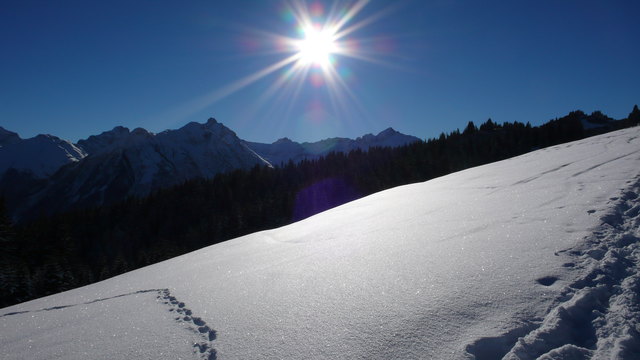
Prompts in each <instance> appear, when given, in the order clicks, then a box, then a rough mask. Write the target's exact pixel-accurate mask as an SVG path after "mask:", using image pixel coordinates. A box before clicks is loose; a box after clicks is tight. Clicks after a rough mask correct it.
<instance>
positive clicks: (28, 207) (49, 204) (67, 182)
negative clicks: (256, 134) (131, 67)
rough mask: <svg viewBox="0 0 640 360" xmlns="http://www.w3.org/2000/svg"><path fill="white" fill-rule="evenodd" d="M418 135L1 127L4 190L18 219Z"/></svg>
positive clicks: (191, 127)
mask: <svg viewBox="0 0 640 360" xmlns="http://www.w3.org/2000/svg"><path fill="white" fill-rule="evenodd" d="M419 140H420V139H418V138H417V137H414V136H409V135H404V134H401V133H399V132H397V131H395V130H394V129H392V128H388V129H386V130H384V131H382V132H380V133H379V134H378V135H372V134H367V135H364V136H362V137H359V138H357V139H355V140H354V139H348V138H331V139H326V140H322V141H318V142H313V143H310V142H305V143H297V142H294V141H292V140H290V139H288V138H283V139H280V140H278V141H276V142H274V143H272V144H263V143H257V142H249V141H244V140H242V139H240V138H239V137H238V136H237V135H236V134H235V132H233V131H232V130H230V129H229V128H227V127H226V126H224V125H223V124H221V123H219V122H217V121H216V120H215V119H213V118H210V119H209V120H208V121H207V122H206V123H204V124H201V123H196V122H191V123H189V124H187V125H185V126H183V127H181V128H180V129H177V130H165V131H163V132H160V133H158V134H154V133H151V132H149V131H147V130H145V129H142V128H137V129H134V130H133V131H130V130H129V129H128V128H126V127H122V126H118V127H115V128H114V129H113V130H110V131H106V132H103V133H101V134H99V135H93V136H90V137H89V138H87V139H84V140H80V141H78V143H77V144H74V143H72V142H70V141H68V140H63V139H60V138H58V137H56V136H53V135H38V136H36V137H33V138H30V139H21V138H20V137H19V136H18V134H16V133H14V132H11V131H8V130H6V129H4V128H1V127H0V195H2V196H3V197H4V198H5V201H6V203H7V206H8V208H9V209H10V211H11V213H12V214H13V216H14V218H16V219H19V218H23V217H25V218H31V217H35V216H38V215H40V214H42V213H53V212H58V211H64V210H68V209H72V208H82V207H89V206H97V205H104V204H109V203H113V202H117V201H120V200H123V199H125V198H127V197H129V196H145V195H148V194H150V193H152V192H153V191H155V190H158V189H162V188H166V187H170V186H172V185H176V184H180V183H183V182H185V181H187V180H191V179H194V178H211V177H213V176H215V175H216V174H218V173H222V172H228V171H232V170H235V169H248V168H251V167H253V166H256V165H265V166H279V165H282V164H286V163H287V162H289V161H293V162H294V163H297V162H300V161H302V160H311V159H316V158H319V157H320V156H323V155H326V154H328V153H330V152H348V151H351V150H354V149H362V150H368V149H369V148H370V147H384V146H390V147H395V146H401V145H405V144H408V143H412V142H415V141H419Z"/></svg>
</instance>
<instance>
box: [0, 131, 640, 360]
mask: <svg viewBox="0 0 640 360" xmlns="http://www.w3.org/2000/svg"><path fill="white" fill-rule="evenodd" d="M639 194H640V128H638V127H636V128H631V129H627V130H622V131H617V132H613V133H609V134H605V135H601V136H598V137H592V138H588V139H585V140H581V141H578V142H573V143H569V144H564V145H559V146H554V147H551V148H545V149H542V150H539V151H536V152H532V153H529V154H526V155H523V156H520V157H517V158H513V159H510V160H506V161H502V162H498V163H494V164H489V165H486V166H481V167H477V168H473V169H469V170H466V171H462V172H459V173H455V174H451V175H448V176H444V177H441V178H438V179H434V180H431V181H428V182H425V183H419V184H413V185H407V186H402V187H397V188H394V189H390V190H387V191H383V192H380V193H377V194H374V195H371V196H368V197H366V198H362V199H359V200H356V201H353V202H351V203H348V204H345V205H343V206H340V207H337V208H334V209H332V210H329V211H326V212H324V213H321V214H318V215H315V216H313V217H310V218H308V219H305V220H303V221H300V222H298V223H295V224H292V225H289V226H285V227H282V228H279V229H274V230H269V231H263V232H259V233H255V234H252V235H248V236H244V237H241V238H237V239H234V240H231V241H227V242H224V243H221V244H217V245H214V246H211V247H208V248H204V249H201V250H199V251H196V252H193V253H190V254H186V255H183V256H180V257H177V258H174V259H171V260H168V261H165V262H162V263H159V264H156V265H153V266H149V267H146V268H143V269H139V270H136V271H133V272H130V273H126V274H123V275H121V276H118V277H115V278H112V279H109V280H106V281H103V282H100V283H97V284H93V285H90V286H86V287H83V288H80V289H76V290H72V291H68V292H65V293H61V294H57V295H53V296H49V297H46V298H42V299H38V300H34V301H30V302H27V303H23V304H19V305H16V306H12V307H8V308H5V309H2V310H0V352H1V353H2V354H3V356H4V358H7V359H23V358H29V359H51V358H65V359H85V358H102V359H131V358H145V359H156V358H172V359H178V358H182V359H189V358H191V359H212V358H216V357H217V358H218V359H276V358H278V359H280V358H284V359H303V358H304V359H391V358H393V359H416V358H420V359H471V358H476V359H495V358H501V357H502V356H506V358H508V359H534V358H538V357H541V356H542V358H545V359H551V358H553V359H561V358H562V359H576V358H580V359H581V358H590V357H593V358H598V359H612V358H624V359H637V358H638V354H639V351H640V338H639V334H638V328H639V326H640V323H639V321H640V309H639V308H640V301H639V295H638V294H639V291H638V290H639V287H640V274H639V272H638V271H639V270H640V269H639V266H640V243H639V242H638V240H639V239H640V230H639V228H640V199H639ZM545 354H546V355H545Z"/></svg>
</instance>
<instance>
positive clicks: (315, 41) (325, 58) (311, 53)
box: [296, 25, 338, 67]
mask: <svg viewBox="0 0 640 360" xmlns="http://www.w3.org/2000/svg"><path fill="white" fill-rule="evenodd" d="M302 32H303V34H304V38H303V39H302V40H300V41H299V42H298V43H297V44H296V47H297V49H298V54H297V55H298V57H299V61H300V62H301V64H302V65H315V66H320V67H326V66H328V65H329V64H330V63H331V55H332V54H334V53H336V51H337V50H338V48H337V45H336V36H335V33H334V32H333V31H331V30H330V29H328V28H319V27H317V26H311V25H310V26H307V27H305V28H303V29H302Z"/></svg>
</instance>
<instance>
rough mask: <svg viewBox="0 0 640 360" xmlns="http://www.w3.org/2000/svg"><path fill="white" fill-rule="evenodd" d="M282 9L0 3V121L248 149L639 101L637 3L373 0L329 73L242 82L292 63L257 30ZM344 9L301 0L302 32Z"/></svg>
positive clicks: (233, 4)
mask: <svg viewBox="0 0 640 360" xmlns="http://www.w3.org/2000/svg"><path fill="white" fill-rule="evenodd" d="M287 4H288V5H287ZM297 4H298V3H297V2H291V1H290V2H283V1H277V0H264V1H248V0H230V1H219V0H218V1H143V0H136V1H129V0H127V1H119V0H110V1H91V0H90V1H86V0H79V1H65V0H60V1H30V0H20V1H7V0H5V1H0V126H2V127H5V128H7V129H9V130H12V131H16V132H18V133H19V134H20V135H21V136H22V137H23V138H26V137H31V136H34V135H36V134H38V133H50V134H54V135H57V136H60V137H62V138H65V139H69V140H72V141H77V140H78V139H81V138H86V137H88V136H89V135H92V134H97V133H100V132H102V131H106V130H109V129H111V128H113V127H114V126H117V125H123V126H126V127H129V128H131V129H133V128H135V127H143V128H146V129H148V130H150V131H154V132H159V131H162V130H164V129H171V128H178V127H180V126H182V125H184V124H186V123H187V122H189V121H198V122H204V121H206V119H207V118H209V117H215V118H216V119H218V121H220V122H222V123H224V124H225V125H227V126H228V127H230V128H231V129H232V130H234V131H236V133H237V134H238V135H239V136H240V137H241V138H243V139H247V140H251V141H261V142H272V141H275V140H276V139H278V138H281V137H285V136H286V137H289V138H291V139H293V140H297V141H314V140H319V139H322V138H326V137H332V136H344V137H357V136H360V135H362V134H365V133H377V132H379V131H381V130H383V129H385V128H387V127H390V126H391V127H394V128H395V129H397V130H399V131H401V132H404V133H408V134H412V135H416V136H418V137H421V138H428V137H434V136H437V135H438V134H439V133H440V132H442V131H445V132H448V131H451V130H454V129H455V128H463V127H464V126H465V125H466V123H467V122H468V121H474V122H475V123H476V124H479V123H481V122H483V121H485V120H486V119H487V118H489V117H490V118H492V119H493V120H494V121H497V122H504V121H521V122H527V121H529V122H531V123H532V124H534V125H535V124H539V123H541V122H544V121H547V120H549V119H552V118H554V117H557V116H562V115H565V114H566V113H568V112H569V111H572V110H576V109H582V110H584V111H586V112H591V111H594V110H601V111H603V112H604V113H606V114H608V115H610V116H612V117H614V118H622V117H625V116H626V115H627V114H628V113H629V112H630V111H631V109H632V107H633V105H634V104H636V103H640V86H639V85H638V83H639V80H640V66H639V65H638V64H640V27H639V26H638V14H639V13H640V2H639V1H589V0H576V1H571V0H563V1H556V0H535V1H524V0H523V1H455V0H451V1H448V0H435V1H429V0H414V1H412V0H407V1H386V0H373V1H370V2H368V3H367V4H366V5H365V6H364V7H362V8H361V10H360V11H359V12H357V13H356V14H355V16H353V17H352V18H351V19H349V21H348V22H347V23H346V24H345V25H344V26H343V27H342V29H347V28H349V27H350V26H351V25H358V24H359V25H362V26H359V27H357V28H355V29H352V30H353V31H350V32H349V33H348V34H346V35H344V37H342V38H341V39H339V40H340V41H341V42H342V44H343V45H341V46H343V47H342V48H343V49H345V51H344V52H345V53H346V54H342V55H341V54H334V55H333V59H334V61H333V63H332V64H331V65H329V66H330V67H331V69H332V71H333V72H334V73H335V74H334V76H333V77H332V78H330V77H328V76H327V74H326V73H325V72H323V71H322V70H320V69H318V68H315V67H312V69H311V70H310V71H309V72H308V73H307V74H306V75H303V72H302V71H300V70H299V69H298V70H296V63H295V62H293V63H289V64H288V65H287V66H284V67H282V68H279V69H278V70H276V71H273V72H271V73H268V74H266V75H265V76H262V77H259V76H254V77H251V76H252V75H254V74H258V73H259V72H260V71H261V70H263V69H266V68H268V67H269V66H271V65H273V64H276V63H278V62H279V61H282V60H283V59H286V58H287V57H289V56H291V55H292V53H291V52H283V49H284V48H283V47H282V43H281V42H278V41H275V40H274V38H275V37H274V36H272V35H279V36H281V37H289V38H301V34H300V33H299V32H297V31H296V30H297V29H296V19H295V16H291V15H292V14H293V13H295V12H292V11H291V8H296V6H297ZM298 5H299V4H298ZM354 5H355V6H357V4H356V3H355V2H339V3H337V4H336V3H333V2H318V1H309V2H306V3H305V6H306V8H307V9H308V10H309V12H310V18H311V19H312V20H313V21H314V22H317V23H321V22H323V21H324V19H326V18H327V17H328V16H331V17H332V19H334V21H335V20H339V19H340V18H341V14H345V13H348V10H349V9H352V8H353V7H354ZM360 5H362V3H360ZM303 7H304V6H303ZM298 8H299V7H298ZM345 10H346V11H345ZM341 11H342V12H341ZM269 34H271V35H269ZM284 50H286V49H284ZM289 50H290V49H289ZM354 56H355V57H354ZM287 74H288V75H287ZM287 76H288V78H287Z"/></svg>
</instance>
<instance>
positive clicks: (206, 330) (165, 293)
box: [0, 289, 217, 360]
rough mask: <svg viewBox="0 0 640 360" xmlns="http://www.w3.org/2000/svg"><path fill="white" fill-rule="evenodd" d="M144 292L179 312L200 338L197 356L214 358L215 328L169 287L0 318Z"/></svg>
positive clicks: (182, 321) (32, 311)
mask: <svg viewBox="0 0 640 360" xmlns="http://www.w3.org/2000/svg"><path fill="white" fill-rule="evenodd" d="M145 293H157V294H158V295H157V296H156V299H158V300H160V301H161V302H162V304H164V305H167V306H168V307H169V311H170V312H175V313H176V314H179V316H177V317H176V318H175V319H174V320H175V321H176V322H178V323H181V324H185V325H186V326H187V329H188V330H190V331H191V332H193V333H195V334H197V335H198V336H199V337H200V338H201V339H202V340H201V341H200V342H199V343H196V344H194V345H193V347H194V353H196V354H198V355H199V357H200V358H201V359H203V360H215V359H216V357H217V353H216V350H215V348H214V347H213V341H214V340H215V339H216V337H217V333H216V331H215V330H213V329H211V328H210V327H209V326H208V325H207V323H206V322H205V321H204V320H202V319H201V318H199V317H196V316H193V312H192V311H191V310H190V309H187V308H186V307H185V303H183V302H181V301H178V299H177V298H176V297H175V296H173V295H171V292H170V291H169V289H147V290H138V291H133V292H129V293H126V294H120V295H115V296H110V297H105V298H100V299H95V300H91V301H86V302H83V303H78V304H70V305H59V306H52V307H48V308H44V309H39V310H27V311H14V312H10V313H6V314H2V315H0V318H3V317H5V316H13V315H19V314H27V313H38V312H43V311H53V310H61V309H66V308H71V307H74V306H79V305H89V304H94V303H97V302H101V301H107V300H112V299H116V298H121V297H125V296H131V295H137V294H145Z"/></svg>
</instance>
